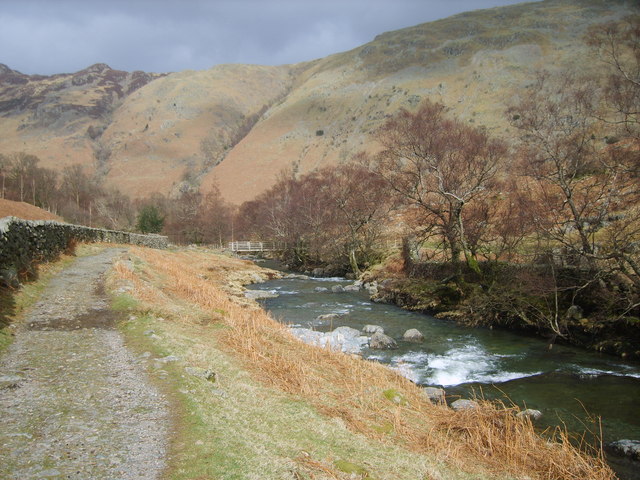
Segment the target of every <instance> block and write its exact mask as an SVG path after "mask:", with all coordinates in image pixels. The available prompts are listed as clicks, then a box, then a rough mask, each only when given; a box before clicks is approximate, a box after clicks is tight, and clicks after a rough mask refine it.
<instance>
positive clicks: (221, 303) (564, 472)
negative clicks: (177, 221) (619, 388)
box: [118, 248, 614, 480]
mask: <svg viewBox="0 0 640 480" xmlns="http://www.w3.org/2000/svg"><path fill="white" fill-rule="evenodd" d="M132 252H133V253H134V254H135V255H137V256H138V257H140V258H141V259H142V260H143V261H144V262H145V264H146V267H145V268H146V269H145V270H144V273H143V274H142V275H140V276H139V275H137V274H135V273H133V272H131V271H130V270H127V269H125V268H122V267H119V268H118V273H119V274H120V275H121V276H122V277H124V278H126V279H128V280H129V281H130V282H131V283H132V284H133V285H134V295H135V296H136V297H137V298H139V299H141V300H143V301H144V302H149V304H152V305H154V308H156V309H157V308H158V307H159V306H161V307H162V308H164V309H165V310H167V311H169V310H170V306H169V305H170V304H171V302H188V303H192V304H194V305H195V306H197V307H198V308H196V309H194V311H196V310H199V311H200V312H202V311H204V312H210V314H211V319H212V320H211V321H217V322H223V323H224V325H225V326H226V327H227V328H223V329H216V330H215V335H218V336H219V343H220V344H221V345H223V346H225V347H226V348H227V349H228V350H229V352H231V353H233V354H234V355H236V356H237V357H239V358H240V359H241V360H242V362H243V364H244V365H245V367H246V368H247V369H249V370H250V371H252V372H254V373H255V378H257V379H260V380H261V381H263V382H265V383H266V384H268V385H271V386H274V387H277V388H279V389H281V390H283V391H285V392H288V393H290V394H292V395H295V396H299V397H302V398H304V399H305V400H306V401H308V402H309V403H311V404H312V405H314V406H315V407H316V408H317V409H318V410H319V411H320V412H322V413H324V414H326V415H329V416H332V417H337V418H340V419H342V420H343V421H344V422H345V423H346V424H347V425H348V426H349V427H350V428H351V429H352V430H354V431H357V432H360V433H362V434H364V435H367V436H369V437H371V438H376V439H379V440H382V441H388V442H394V443H396V444H399V445H402V446H404V447H406V448H408V449H410V450H412V451H416V452H422V453H428V454H430V455H432V456H436V457H437V458H438V459H439V460H442V461H446V462H448V463H451V464H453V465H455V466H457V467H460V468H463V469H465V470H467V471H469V472H478V473H482V472H484V473H489V474H507V475H514V476H521V475H523V474H525V475H526V476H527V477H529V478H540V479H575V480H578V479H593V480H596V479H600V480H604V479H612V478H614V474H613V473H612V471H611V470H610V469H609V467H608V466H607V465H606V463H605V462H604V459H603V458H602V456H588V455H586V454H584V453H581V452H580V451H579V450H578V449H576V448H575V447H573V446H572V445H571V443H570V442H569V441H568V440H567V438H566V435H563V434H562V433H561V432H559V433H558V434H557V435H555V440H554V441H548V440H547V439H545V438H543V437H541V436H540V435H538V434H537V433H536V432H535V430H534V428H533V426H532V424H531V423H530V422H529V421H522V420H519V419H517V418H516V417H515V415H514V412H513V410H511V409H508V408H504V407H503V406H500V405H496V404H492V403H489V402H482V401H481V402H480V403H481V408H479V409H475V410H469V411H462V412H454V411H452V410H451V409H449V408H448V407H446V406H441V405H434V404H432V403H431V402H430V401H429V400H428V399H427V398H426V396H425V395H424V394H423V392H422V390H421V388H420V387H418V386H416V385H414V384H413V383H411V382H410V381H409V380H407V379H405V378H403V377H401V376H400V375H398V374H397V373H395V372H393V371H392V370H390V369H388V368H386V367H385V366H383V365H380V364H376V363H373V362H368V361H364V360H361V359H359V358H354V357H352V356H349V355H345V354H342V353H339V352H332V351H330V350H326V349H319V348H317V347H312V346H309V345H305V344H303V343H301V342H300V341H298V340H297V339H295V338H294V337H293V336H292V335H290V334H289V332H288V329H287V328H286V327H285V326H283V325H282V324H280V323H278V322H277V321H275V320H273V319H272V318H271V317H270V316H269V315H268V314H267V313H265V312H264V311H262V310H258V309H255V308H248V307H247V306H242V305H241V304H239V303H237V302H236V301H233V299H232V298H230V296H229V295H228V294H227V293H225V292H224V291H223V290H222V288H221V287H222V286H223V285H222V284H221V283H220V282H223V281H224V278H225V274H224V272H230V271H231V269H232V268H234V267H235V268H236V269H243V268H249V267H248V266H247V265H246V263H245V264H243V263H241V262H239V261H236V260H234V259H225V258H222V257H214V256H211V255H207V254H204V253H199V252H188V253H186V252H178V253H171V252H164V251H156V250H148V249H142V248H134V249H132ZM149 280H151V281H149ZM153 284H155V285H158V284H159V285H161V287H160V288H159V289H158V288H155V287H153V286H152V285H153ZM201 315H202V314H201V313H197V314H195V313H194V316H193V317H188V316H185V315H182V317H180V318H178V320H179V321H184V322H201V319H202V318H201ZM212 334H213V333H212ZM390 389H393V390H394V391H395V392H397V393H398V394H399V398H400V401H399V402H396V403H394V402H392V401H390V400H388V399H387V398H385V395H384V394H383V392H385V391H388V390H390Z"/></svg>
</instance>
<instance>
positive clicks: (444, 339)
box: [252, 278, 640, 480]
mask: <svg viewBox="0 0 640 480" xmlns="http://www.w3.org/2000/svg"><path fill="white" fill-rule="evenodd" d="M349 283H351V282H349V281H346V280H344V279H341V278H331V279H326V278H322V279H319V278H310V279H280V280H273V281H269V282H266V283H263V284H260V285H254V286H253V287H252V288H254V289H260V290H269V291H271V292H274V293H277V294H278V295H279V296H278V297H276V298H270V299H265V300H263V301H262V304H263V306H264V307H265V308H266V309H267V310H268V311H270V312H271V314H272V316H274V318H276V319H278V320H280V321H282V322H284V323H287V324H289V325H291V326H292V327H293V328H296V327H303V328H313V329H314V330H318V331H330V330H332V329H335V328H337V327H340V326H349V327H353V328H356V329H359V330H361V329H362V328H363V327H364V326H365V325H367V324H374V325H379V326H381V327H383V328H384V331H385V333H386V334H387V335H389V336H391V337H393V338H394V339H395V340H396V341H397V342H398V346H399V348H398V349H397V350H387V351H381V350H371V349H369V348H364V349H363V350H362V352H361V354H362V355H363V356H364V357H365V358H368V359H370V360H374V361H379V362H382V363H385V364H388V365H389V366H390V367H391V368H395V369H398V371H400V373H402V374H403V375H405V376H406V377H408V378H410V379H411V380H413V381H414V382H416V383H418V384H420V385H431V386H442V387H444V388H445V390H446V392H447V396H448V397H452V396H461V397H463V398H470V397H473V396H474V395H476V396H483V397H484V398H490V399H500V400H503V401H504V402H505V403H507V404H511V403H515V404H517V405H518V406H520V407H522V408H525V407H526V408H534V409H537V410H540V411H541V412H542V413H543V415H544V416H543V418H542V419H541V420H540V421H538V422H537V423H536V425H537V426H540V427H541V428H545V427H547V426H550V427H554V426H557V425H566V427H567V428H568V430H569V431H571V432H577V433H582V432H584V431H585V429H586V428H590V429H593V427H594V424H593V423H592V422H590V421H589V418H588V417H589V416H591V417H600V418H601V425H602V433H603V438H604V441H605V443H606V442H610V441H615V440H620V439H632V440H640V408H639V407H638V402H639V401H640V364H638V363H631V362H625V361H623V360H621V359H618V358H615V357H611V356H606V355H600V354H597V353H594V352H588V351H584V350H580V349H577V348H572V347H566V346H562V345H554V346H553V348H552V349H551V350H549V348H548V345H547V342H545V341H544V340H542V339H537V338H532V337H527V336H521V335H517V334H514V333H511V332H507V331H503V330H489V329H479V328H473V329H472V328H465V327H460V326H457V325H456V324H455V323H453V322H450V321H445V320H438V319H436V318H433V317H431V316H429V315H423V314H418V313H412V312H407V311H405V310H402V309H400V308H397V307H395V306H392V305H384V304H377V303H373V302H371V301H369V298H368V296H367V295H366V294H365V293H364V292H344V293H331V292H317V291H315V289H316V287H331V286H333V285H338V284H340V285H343V286H345V285H348V284H349ZM329 313H337V314H341V316H340V317H338V318H335V319H332V320H324V321H318V320H317V317H318V316H319V315H324V314H329ZM410 328H417V329H418V330H420V331H421V332H422V333H423V334H424V336H425V341H424V342H423V343H419V344H416V343H409V342H404V341H402V335H403V333H404V332H405V331H406V330H407V329H410ZM595 428H596V429H599V428H600V427H599V426H598V425H597V424H596V426H595ZM610 462H611V464H612V466H613V467H614V469H616V471H617V472H618V475H619V476H620V478H621V479H625V480H630V479H640V473H639V470H640V469H639V468H638V467H639V466H640V463H638V462H631V461H629V460H624V459H619V458H615V457H612V458H610Z"/></svg>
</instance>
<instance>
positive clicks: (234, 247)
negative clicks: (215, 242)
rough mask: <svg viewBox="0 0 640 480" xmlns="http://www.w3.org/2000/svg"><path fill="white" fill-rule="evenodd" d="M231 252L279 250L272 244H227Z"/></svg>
mask: <svg viewBox="0 0 640 480" xmlns="http://www.w3.org/2000/svg"><path fill="white" fill-rule="evenodd" d="M229 250H231V251H232V252H273V251H275V250H280V249H279V248H278V247H277V245H276V244H275V243H274V242H229Z"/></svg>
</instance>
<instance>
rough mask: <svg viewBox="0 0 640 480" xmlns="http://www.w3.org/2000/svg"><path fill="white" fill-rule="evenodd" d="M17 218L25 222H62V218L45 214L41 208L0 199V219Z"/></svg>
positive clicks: (49, 213)
mask: <svg viewBox="0 0 640 480" xmlns="http://www.w3.org/2000/svg"><path fill="white" fill-rule="evenodd" d="M3 217H18V218H24V219H25V220H56V221H58V222H62V221H63V220H62V218H60V217H59V216H57V215H54V214H53V213H51V212H47V211H46V210H43V209H41V208H38V207H35V206H33V205H31V204H29V203H25V202H14V201H12V200H5V199H4V198H2V199H0V218H3Z"/></svg>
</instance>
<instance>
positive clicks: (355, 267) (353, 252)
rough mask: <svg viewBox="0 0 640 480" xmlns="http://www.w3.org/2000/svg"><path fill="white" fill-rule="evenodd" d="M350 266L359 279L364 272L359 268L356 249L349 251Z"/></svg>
mask: <svg viewBox="0 0 640 480" xmlns="http://www.w3.org/2000/svg"><path fill="white" fill-rule="evenodd" d="M349 264H350V265H351V271H352V272H353V274H354V275H355V276H356V278H358V277H359V276H360V274H361V273H362V272H360V268H359V267H358V260H357V259H356V250H355V248H351V249H350V250H349Z"/></svg>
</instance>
